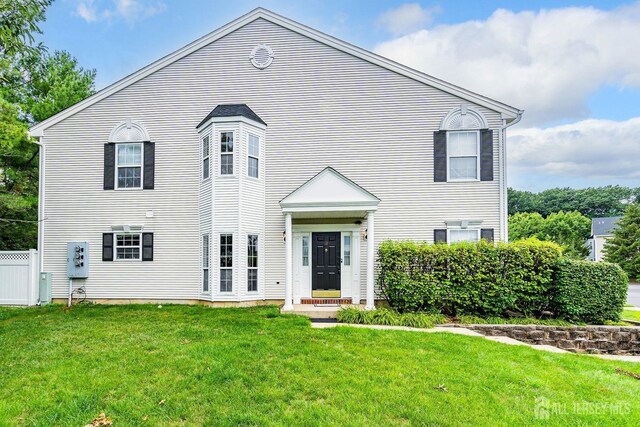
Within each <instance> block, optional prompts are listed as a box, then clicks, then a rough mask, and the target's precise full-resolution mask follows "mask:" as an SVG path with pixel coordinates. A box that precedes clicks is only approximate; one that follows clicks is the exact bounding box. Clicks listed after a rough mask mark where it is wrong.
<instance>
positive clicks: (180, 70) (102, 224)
mask: <svg viewBox="0 0 640 427" xmlns="http://www.w3.org/2000/svg"><path fill="white" fill-rule="evenodd" d="M521 114H522V111H521V110H518V109H516V108H513V107H510V106H508V105H505V104H503V103H501V102H498V101H495V100H492V99H490V98H487V97H485V96H481V95H478V94H476V93H473V92H470V91H468V90H465V89H462V88H460V87H458V86H455V85H452V84H450V83H447V82H445V81H442V80H439V79H436V78H434V77H430V76H428V75H426V74H422V73H420V72H418V71H415V70H413V69H411V68H408V67H405V66H403V65H400V64H398V63H395V62H393V61H390V60H388V59H385V58H383V57H380V56H377V55H375V54H373V53H370V52H367V51H365V50H363V49H360V48H358V47H355V46H353V45H350V44H348V43H345V42H343V41H340V40H337V39H335V38H333V37H331V36H328V35H326V34H323V33H321V32H319V31H316V30H314V29H311V28H309V27H306V26H304V25H301V24H299V23H297V22H294V21H291V20H289V19H287V18H284V17H282V16H279V15H276V14H274V13H272V12H269V11H266V10H264V9H256V10H254V11H252V12H250V13H248V14H247V15H244V16H242V17H240V18H238V19H237V20H235V21H233V22H231V23H229V24H227V25H225V26H223V27H221V28H220V29H218V30H216V31H214V32H213V33H211V34H209V35H206V36H204V37H202V38H201V39H199V40H196V41H195V42H193V43H191V44H189V45H188V46H186V47H184V48H182V49H180V50H178V51H176V52H174V53H172V54H170V55H167V56H166V57H164V58H162V59H160V60H158V61H157V62H154V63H153V64H151V65H149V66H147V67H145V68H143V69H141V70H140V71H138V72H136V73H134V74H132V75H130V76H128V77H126V78H124V79H122V80H120V81H118V82H116V83H114V84H113V85H111V86H109V87H107V88H105V89H103V90H101V91H100V92H98V93H96V94H95V95H93V96H92V97H90V98H88V99H86V100H85V101H82V102H80V103H79V104H77V105H75V106H73V107H71V108H69V109H67V110H65V111H63V112H61V113H60V114H58V115H56V116H54V117H52V118H50V119H48V120H46V121H44V122H42V123H39V124H38V125H36V126H34V127H33V128H32V129H31V131H30V132H31V135H33V136H35V137H37V138H38V139H39V144H40V147H41V157H40V161H41V174H40V177H41V182H40V189H41V193H40V220H41V222H40V230H39V239H40V240H39V248H40V254H41V269H42V271H46V272H51V273H52V274H53V297H54V298H66V297H67V295H68V289H69V281H68V280H67V271H66V262H67V242H71V241H87V242H89V247H90V249H89V254H90V269H89V277H88V278H87V279H79V280H75V283H74V284H73V286H84V288H85V290H86V296H87V298H89V299H91V300H97V301H116V300H126V301H159V300H165V301H166V300H169V301H175V302H196V301H208V302H215V303H240V302H243V303H245V302H246V303H253V302H256V301H279V302H282V301H284V308H285V309H291V308H292V305H293V304H294V303H295V304H298V303H301V302H305V301H307V302H309V300H310V299H311V298H314V297H315V298H324V299H327V298H340V299H335V300H332V301H335V302H347V301H349V302H351V301H353V302H355V303H361V302H365V301H366V306H367V307H368V308H373V303H374V271H375V267H374V262H375V261H374V259H375V251H376V247H377V245H378V244H379V243H380V242H381V241H383V240H385V239H415V240H426V241H429V242H433V241H440V242H447V241H448V242H454V241H460V240H472V241H476V240H479V239H480V238H485V239H488V240H494V239H495V240H500V241H506V240H507V203H506V197H507V191H506V180H505V171H506V168H505V139H506V136H505V129H506V128H507V127H508V126H510V125H511V124H514V123H516V122H517V121H518V120H519V119H520V117H521Z"/></svg>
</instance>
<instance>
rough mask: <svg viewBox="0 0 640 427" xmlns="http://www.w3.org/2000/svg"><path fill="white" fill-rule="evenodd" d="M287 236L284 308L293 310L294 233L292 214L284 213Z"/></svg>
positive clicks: (285, 236)
mask: <svg viewBox="0 0 640 427" xmlns="http://www.w3.org/2000/svg"><path fill="white" fill-rule="evenodd" d="M284 223H285V227H284V230H285V232H284V238H285V279H284V306H283V307H282V310H285V311H291V310H293V233H292V232H291V214H290V213H286V214H285V215H284Z"/></svg>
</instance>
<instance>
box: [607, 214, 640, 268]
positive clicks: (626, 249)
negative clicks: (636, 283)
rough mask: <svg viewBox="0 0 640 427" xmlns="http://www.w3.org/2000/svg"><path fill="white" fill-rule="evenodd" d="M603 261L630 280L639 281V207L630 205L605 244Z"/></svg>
mask: <svg viewBox="0 0 640 427" xmlns="http://www.w3.org/2000/svg"><path fill="white" fill-rule="evenodd" d="M604 251H605V261H609V262H615V263H617V264H618V265H620V267H622V269H623V270H624V271H626V272H627V274H628V275H629V277H630V278H632V279H636V280H637V279H640V205H639V204H637V203H633V204H630V205H629V206H627V209H626V210H625V212H624V216H623V217H622V218H621V219H620V221H618V227H616V228H615V230H614V231H613V237H612V238H611V239H609V240H608V241H607V243H605V246H604Z"/></svg>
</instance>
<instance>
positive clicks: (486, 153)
mask: <svg viewBox="0 0 640 427" xmlns="http://www.w3.org/2000/svg"><path fill="white" fill-rule="evenodd" d="M480 181H493V131H492V130H491V129H484V130H481V131H480Z"/></svg>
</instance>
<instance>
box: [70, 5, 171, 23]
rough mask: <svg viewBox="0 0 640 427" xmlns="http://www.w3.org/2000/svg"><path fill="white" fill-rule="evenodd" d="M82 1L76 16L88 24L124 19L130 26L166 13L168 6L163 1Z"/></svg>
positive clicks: (77, 8)
mask: <svg viewBox="0 0 640 427" xmlns="http://www.w3.org/2000/svg"><path fill="white" fill-rule="evenodd" d="M95 3H96V2H95V1H94V0H81V1H79V2H78V5H77V7H76V14H77V15H78V16H80V17H81V18H82V19H84V20H85V21H87V22H96V21H112V20H114V19H123V20H125V21H127V22H128V23H129V24H133V23H134V22H135V21H139V20H142V19H145V18H149V17H150V16H153V15H156V14H158V13H161V12H164V11H165V10H166V8H167V6H166V4H165V3H164V2H163V1H161V0H110V1H98V3H100V5H96V4H95Z"/></svg>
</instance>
